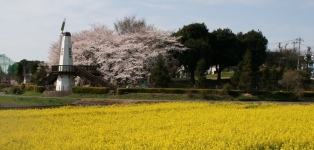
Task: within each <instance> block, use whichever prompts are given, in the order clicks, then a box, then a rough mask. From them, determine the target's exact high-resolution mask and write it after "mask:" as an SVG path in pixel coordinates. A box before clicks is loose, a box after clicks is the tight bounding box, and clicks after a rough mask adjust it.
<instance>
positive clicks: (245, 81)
mask: <svg viewBox="0 0 314 150" xmlns="http://www.w3.org/2000/svg"><path fill="white" fill-rule="evenodd" d="M254 74H256V73H255V72H253V69H252V53H251V51H246V52H245V54H244V57H243V66H242V72H241V76H240V77H239V84H238V85H239V86H240V87H244V88H246V89H247V90H251V89H252V87H253V86H254Z"/></svg>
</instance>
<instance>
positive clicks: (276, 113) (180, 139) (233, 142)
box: [0, 102, 314, 150]
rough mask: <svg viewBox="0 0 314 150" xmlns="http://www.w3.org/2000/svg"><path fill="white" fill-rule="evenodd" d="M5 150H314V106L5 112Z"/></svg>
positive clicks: (1, 114)
mask: <svg viewBox="0 0 314 150" xmlns="http://www.w3.org/2000/svg"><path fill="white" fill-rule="evenodd" d="M0 118H1V121H0V138H1V140H0V149H10V150H12V149H281V148H282V149H291V148H293V149H314V141H313V139H314V105H277V104H232V103H215V104H210V103H201V102H180V103H177V102H175V103H159V104H137V105H124V106H118V105H114V106H105V107H104V106H93V107H62V108H54V109H42V110H40V109H30V110H1V111H0Z"/></svg>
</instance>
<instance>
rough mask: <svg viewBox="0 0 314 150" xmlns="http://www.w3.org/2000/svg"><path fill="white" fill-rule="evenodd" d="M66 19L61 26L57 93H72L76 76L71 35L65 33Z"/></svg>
mask: <svg viewBox="0 0 314 150" xmlns="http://www.w3.org/2000/svg"><path fill="white" fill-rule="evenodd" d="M64 25H65V19H64V21H63V23H62V26H61V31H62V32H61V35H60V59H59V67H58V79H57V84H56V91H70V90H71V89H72V86H74V84H75V82H74V74H75V70H74V67H73V57H72V43H71V33H70V32H63V30H64Z"/></svg>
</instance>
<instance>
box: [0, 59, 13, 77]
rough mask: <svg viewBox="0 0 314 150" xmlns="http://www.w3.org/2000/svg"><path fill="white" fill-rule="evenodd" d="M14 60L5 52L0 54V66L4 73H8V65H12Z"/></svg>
mask: <svg viewBox="0 0 314 150" xmlns="http://www.w3.org/2000/svg"><path fill="white" fill-rule="evenodd" d="M14 63H15V62H14V61H13V60H11V59H10V58H9V57H7V56H6V55H5V54H0V67H1V69H2V71H3V72H4V73H6V74H7V73H8V68H9V66H10V65H13V64H14Z"/></svg>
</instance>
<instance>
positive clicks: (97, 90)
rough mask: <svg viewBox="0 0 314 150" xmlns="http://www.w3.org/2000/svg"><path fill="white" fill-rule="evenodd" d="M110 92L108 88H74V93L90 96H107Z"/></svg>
mask: <svg viewBox="0 0 314 150" xmlns="http://www.w3.org/2000/svg"><path fill="white" fill-rule="evenodd" d="M108 92H109V88H108V87H83V86H74V87H72V93H89V94H107V93H108Z"/></svg>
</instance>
